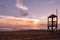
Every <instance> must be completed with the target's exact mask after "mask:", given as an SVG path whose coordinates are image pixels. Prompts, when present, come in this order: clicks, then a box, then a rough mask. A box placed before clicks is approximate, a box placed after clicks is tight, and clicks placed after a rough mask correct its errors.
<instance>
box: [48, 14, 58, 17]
mask: <svg viewBox="0 0 60 40" xmlns="http://www.w3.org/2000/svg"><path fill="white" fill-rule="evenodd" d="M55 17H57V15H54V14H52V15H50V16H49V17H48V18H55Z"/></svg>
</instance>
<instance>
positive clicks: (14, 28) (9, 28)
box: [0, 24, 60, 31]
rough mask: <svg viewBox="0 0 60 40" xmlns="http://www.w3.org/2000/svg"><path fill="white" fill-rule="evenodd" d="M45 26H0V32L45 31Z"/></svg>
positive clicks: (59, 25)
mask: <svg viewBox="0 0 60 40" xmlns="http://www.w3.org/2000/svg"><path fill="white" fill-rule="evenodd" d="M47 27H48V26H47V25H46V24H42V25H40V26H35V27H31V26H0V31H18V30H31V29H32V30H41V29H42V30H43V29H44V30H47ZM57 29H60V24H58V28H57Z"/></svg>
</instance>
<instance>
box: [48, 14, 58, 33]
mask: <svg viewBox="0 0 60 40" xmlns="http://www.w3.org/2000/svg"><path fill="white" fill-rule="evenodd" d="M57 21H58V17H57V15H54V14H52V15H50V16H49V17H48V31H52V32H53V31H56V30H57V25H58V23H57Z"/></svg>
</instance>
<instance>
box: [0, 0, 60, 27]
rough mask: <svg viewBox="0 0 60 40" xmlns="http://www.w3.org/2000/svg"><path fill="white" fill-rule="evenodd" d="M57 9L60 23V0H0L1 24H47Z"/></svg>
mask: <svg viewBox="0 0 60 40" xmlns="http://www.w3.org/2000/svg"><path fill="white" fill-rule="evenodd" d="M56 9H57V10H58V18H59V21H58V22H59V23H60V0H0V25H7V24H10V25H14V26H15V25H18V26H19V25H27V24H28V25H29V26H30V25H31V26H32V24H34V26H36V25H35V24H37V23H38V24H46V23H47V17H48V16H49V15H51V14H56ZM21 18H22V19H21ZM26 18H27V20H26ZM32 19H33V20H32ZM12 20H13V21H12ZM21 20H22V21H21ZM26 21H28V22H26ZM31 21H33V23H31ZM15 23H17V24H15ZM30 23H31V24H30Z"/></svg>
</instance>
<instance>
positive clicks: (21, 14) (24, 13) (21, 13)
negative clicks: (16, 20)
mask: <svg viewBox="0 0 60 40" xmlns="http://www.w3.org/2000/svg"><path fill="white" fill-rule="evenodd" d="M19 15H20V16H28V15H29V14H28V13H27V12H24V11H20V14H19Z"/></svg>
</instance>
